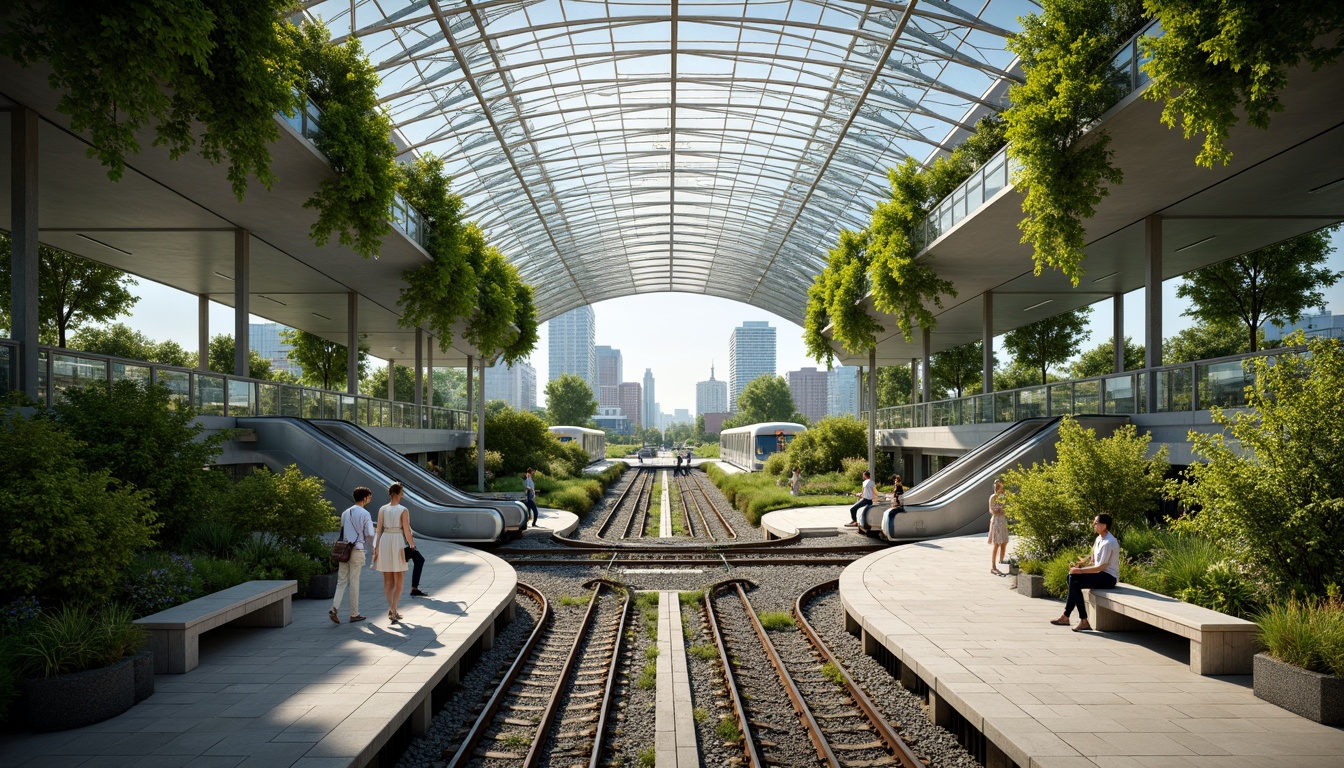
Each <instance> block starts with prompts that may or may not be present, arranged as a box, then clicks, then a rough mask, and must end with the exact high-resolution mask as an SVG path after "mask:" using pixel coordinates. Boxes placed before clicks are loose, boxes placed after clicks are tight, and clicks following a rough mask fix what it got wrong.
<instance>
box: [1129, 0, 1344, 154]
mask: <svg viewBox="0 0 1344 768" xmlns="http://www.w3.org/2000/svg"><path fill="white" fill-rule="evenodd" d="M1144 8H1145V9H1146V10H1147V12H1148V14H1149V15H1150V16H1154V17H1156V18H1159V19H1161V20H1162V30H1163V34H1162V35H1161V36H1160V37H1156V38H1145V39H1144V40H1143V45H1144V47H1145V50H1146V51H1147V52H1148V53H1149V54H1150V55H1151V57H1152V58H1151V60H1150V61H1149V62H1148V64H1147V65H1145V67H1144V71H1145V72H1147V73H1148V74H1149V75H1150V76H1151V77H1152V78H1153V82H1152V85H1151V86H1149V88H1148V90H1147V91H1146V92H1145V93H1144V97H1145V98H1148V99H1152V100H1154V101H1162V102H1164V105H1163V107H1162V122H1163V123H1165V124H1166V125H1168V126H1172V127H1174V126H1176V125H1177V124H1179V125H1180V126H1181V130H1182V132H1183V133H1184V134H1185V138H1187V139H1188V138H1192V137H1194V136H1195V135H1197V134H1203V135H1204V143H1203V146H1202V147H1201V149H1200V152H1199V155H1198V156H1196V158H1195V162H1196V163H1197V164H1199V165H1202V166H1205V167H1212V166H1213V164H1214V163H1222V164H1224V165H1226V164H1227V163H1228V161H1229V160H1231V159H1232V153H1231V152H1229V151H1228V150H1227V148H1226V147H1225V146H1224V143H1225V142H1226V140H1227V134H1228V131H1230V130H1231V128H1232V126H1234V125H1236V124H1237V120H1238V118H1237V110H1239V109H1241V110H1245V112H1246V122H1248V123H1250V124H1251V125H1253V126H1255V127H1256V128H1260V129H1265V128H1268V127H1269V118H1270V115H1271V114H1272V113H1274V112H1282V111H1283V105H1282V104H1281V103H1280V102H1279V91H1280V90H1282V89H1283V88H1284V86H1286V85H1287V84H1288V71H1289V70H1291V69H1293V68H1294V67H1297V66H1298V65H1300V64H1302V63H1303V62H1306V63H1307V64H1310V65H1311V66H1312V67H1313V68H1319V67H1322V66H1324V65H1326V64H1331V63H1333V62H1335V61H1336V60H1337V59H1338V58H1339V56H1340V54H1341V52H1344V32H1341V28H1342V27H1344V4H1340V3H1338V2H1320V0H1288V1H1287V2H1274V3H1267V2H1264V1H1263V0H1223V1H1222V2H1217V3H1210V2H1202V1H1201V0H1145V2H1144ZM1318 40H1320V41H1321V42H1320V43H1319V44H1318V42H1317V41H1318Z"/></svg>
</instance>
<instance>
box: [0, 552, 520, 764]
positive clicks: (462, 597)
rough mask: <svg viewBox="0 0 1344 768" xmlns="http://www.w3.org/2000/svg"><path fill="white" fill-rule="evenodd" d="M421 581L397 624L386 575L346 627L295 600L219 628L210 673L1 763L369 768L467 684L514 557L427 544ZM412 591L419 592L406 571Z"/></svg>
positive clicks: (210, 638)
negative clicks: (260, 619) (246, 624)
mask: <svg viewBox="0 0 1344 768" xmlns="http://www.w3.org/2000/svg"><path fill="white" fill-rule="evenodd" d="M416 543H417V545H418V546H419V547H420V551H421V552H422V553H423V554H424V556H425V559H426V561H427V562H426V563H425V572H424V578H423V580H422V582H421V584H420V587H421V589H423V590H425V591H426V592H428V593H429V595H430V596H429V597H427V598H411V597H409V596H403V598H402V601H401V613H402V615H403V616H404V617H405V619H404V620H403V622H402V623H401V624H400V625H394V624H391V623H390V622H389V621H388V620H387V602H386V600H385V599H384V597H383V579H382V574H380V573H378V572H377V571H373V570H370V569H369V568H367V567H366V568H364V569H362V570H361V578H360V592H361V594H360V610H361V611H362V612H363V613H364V614H365V615H366V616H368V617H369V620H368V621H364V622H360V623H356V624H349V623H346V617H347V615H348V613H349V612H348V605H349V603H348V599H349V598H348V597H347V598H346V602H345V604H344V605H343V606H342V612H341V621H342V623H341V624H340V625H339V626H337V625H335V624H332V623H331V621H330V619H328V618H327V609H328V608H330V607H331V601H330V600H295V601H294V610H293V617H294V621H293V623H292V624H290V625H289V626H288V627H284V628H274V629H268V628H239V629H232V628H220V629H217V630H214V631H211V632H208V633H206V634H204V635H202V636H201V665H200V666H199V667H197V668H196V669H195V670H193V671H191V672H188V673H186V674H182V675H157V676H156V677H155V680H154V685H155V693H154V695H153V696H150V697H149V698H148V699H146V700H145V701H143V702H141V703H140V704H138V705H136V706H135V707H132V708H131V709H130V710H129V711H127V712H125V713H124V714H122V715H119V716H117V717H114V718H112V719H110V720H105V721H103V722H101V723H98V724H96V725H91V726H89V727H87V728H79V729H76V730H71V731H63V732H60V733H50V734H40V735H35V734H27V735H24V734H19V735H9V736H5V737H2V738H0V766H33V767H34V768H37V767H39V766H40V767H41V768H50V767H53V766H76V765H78V766H88V767H89V768H93V767H94V766H100V767H102V766H136V767H137V768H139V767H147V768H170V767H171V766H186V765H191V766H221V767H223V768H230V767H232V766H248V767H249V768H250V767H252V766H257V767H258V768H260V767H262V766H265V767H267V768H269V767H272V766H303V767H304V768H327V767H328V766H330V767H331V768H337V767H338V766H339V767H341V768H344V767H345V766H363V765H367V764H369V763H370V762H372V761H374V760H375V759H376V758H377V757H378V753H379V750H380V749H381V748H382V747H383V745H384V744H386V743H387V741H388V739H389V737H391V736H392V735H393V734H395V733H396V732H397V730H398V729H399V728H401V727H402V726H403V725H404V724H406V723H407V722H408V721H409V725H410V730H411V731H412V733H423V732H424V729H426V728H427V727H428V723H429V719H430V715H431V712H430V711H429V705H428V701H429V697H430V694H431V692H432V691H433V690H434V687H435V686H436V685H438V684H439V683H440V682H442V681H444V680H445V679H448V678H452V677H453V676H455V675H457V674H458V672H459V669H458V667H457V665H458V662H459V661H460V660H461V659H462V658H463V657H464V656H465V655H466V654H467V652H468V650H469V649H470V648H471V647H472V645H473V644H478V643H479V645H481V646H484V647H488V645H489V643H490V642H492V641H493V639H494V622H495V618H496V617H499V616H501V615H505V616H508V617H512V611H513V600H514V593H515V589H516V587H517V583H518V581H517V576H516V575H515V573H514V570H513V568H512V567H511V566H509V565H508V564H507V563H505V562H504V561H503V560H501V559H499V558H498V557H495V556H494V555H490V554H487V553H484V552H480V551H478V550H474V549H469V548H467V547H461V546H456V545H452V544H444V543H440V542H436V541H430V540H427V539H423V538H418V539H417V542H416ZM406 591H407V592H409V591H410V578H409V574H408V576H407V581H406Z"/></svg>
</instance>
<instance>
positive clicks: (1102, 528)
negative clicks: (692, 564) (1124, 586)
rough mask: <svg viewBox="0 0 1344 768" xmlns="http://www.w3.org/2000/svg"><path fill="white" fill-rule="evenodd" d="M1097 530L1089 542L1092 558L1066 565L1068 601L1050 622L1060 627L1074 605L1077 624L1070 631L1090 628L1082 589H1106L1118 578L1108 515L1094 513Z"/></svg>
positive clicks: (1116, 550) (1115, 547) (1117, 554)
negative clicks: (1057, 616) (1092, 540)
mask: <svg viewBox="0 0 1344 768" xmlns="http://www.w3.org/2000/svg"><path fill="white" fill-rule="evenodd" d="M1092 528H1093V530H1095V531H1096V532H1097V540H1096V541H1095V542H1094V543H1093V544H1092V557H1091V559H1090V561H1089V559H1088V558H1082V559H1080V560H1079V561H1078V562H1077V563H1076V564H1075V565H1074V566H1073V567H1071V568H1069V601H1068V602H1067V603H1065V604H1064V613H1063V615H1061V616H1060V617H1059V618H1058V619H1054V620H1052V621H1051V622H1050V623H1051V624H1056V625H1059V626H1062V627H1067V626H1068V625H1069V614H1071V613H1073V609H1074V607H1075V606H1076V607H1077V608H1078V626H1076V627H1074V628H1073V631H1074V632H1084V631H1087V630H1090V629H1092V625H1091V624H1088V623H1087V606H1086V605H1084V604H1083V590H1084V589H1110V588H1112V587H1114V586H1115V583H1116V582H1117V581H1119V580H1120V543H1119V542H1117V541H1116V540H1115V537H1114V536H1112V535H1111V516H1110V515H1108V514H1106V513H1104V512H1103V513H1101V514H1099V515H1097V517H1096V519H1094V520H1093V521H1092Z"/></svg>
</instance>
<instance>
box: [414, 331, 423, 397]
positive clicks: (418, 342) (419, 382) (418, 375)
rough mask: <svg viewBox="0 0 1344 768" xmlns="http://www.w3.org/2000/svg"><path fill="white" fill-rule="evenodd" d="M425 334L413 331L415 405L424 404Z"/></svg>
mask: <svg viewBox="0 0 1344 768" xmlns="http://www.w3.org/2000/svg"><path fill="white" fill-rule="evenodd" d="M424 346H425V332H424V331H422V330H420V329H419V328H416V329H415V404H416V405H424V404H425V367H424V366H425V358H424V352H423V349H424Z"/></svg>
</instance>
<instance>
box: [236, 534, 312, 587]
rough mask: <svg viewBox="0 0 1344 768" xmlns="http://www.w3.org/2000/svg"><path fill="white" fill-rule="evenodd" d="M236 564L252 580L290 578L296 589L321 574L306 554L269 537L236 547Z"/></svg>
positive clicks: (261, 537)
mask: <svg viewBox="0 0 1344 768" xmlns="http://www.w3.org/2000/svg"><path fill="white" fill-rule="evenodd" d="M238 561H239V562H240V563H242V565H243V566H244V567H246V568H247V570H248V572H249V573H250V574H251V577H252V578H253V579H293V580H295V581H297V582H299V584H300V586H302V585H305V584H307V583H308V579H309V577H311V576H315V575H317V574H319V573H322V572H323V570H322V568H321V566H319V565H318V564H317V563H315V562H313V559H312V558H310V557H309V556H308V555H306V554H304V553H303V552H300V551H298V550H296V549H294V548H292V547H289V546H287V545H285V544H284V543H282V542H280V541H278V540H277V539H274V538H272V537H270V536H257V537H255V538H253V539H252V540H251V541H248V542H246V543H244V544H243V545H242V546H241V547H239V548H238Z"/></svg>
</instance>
